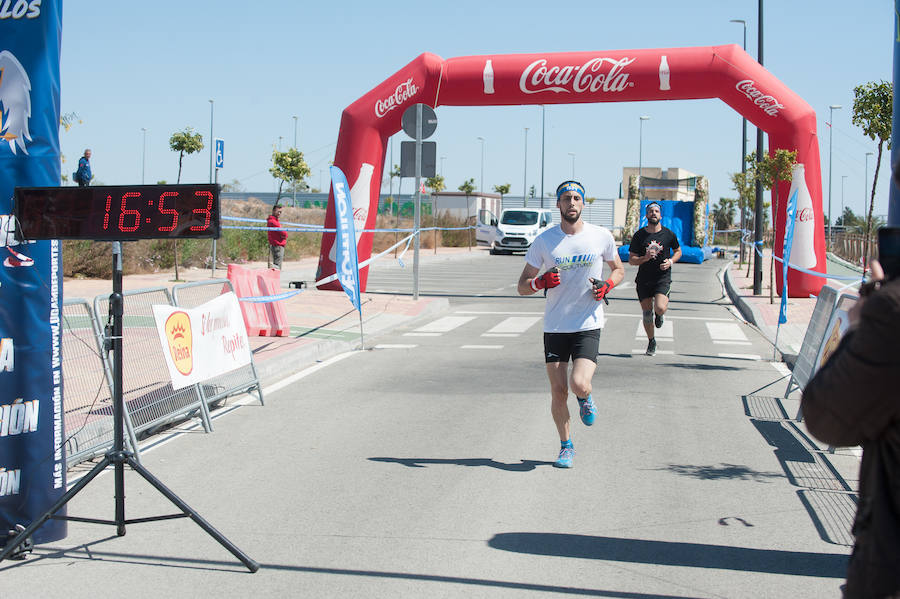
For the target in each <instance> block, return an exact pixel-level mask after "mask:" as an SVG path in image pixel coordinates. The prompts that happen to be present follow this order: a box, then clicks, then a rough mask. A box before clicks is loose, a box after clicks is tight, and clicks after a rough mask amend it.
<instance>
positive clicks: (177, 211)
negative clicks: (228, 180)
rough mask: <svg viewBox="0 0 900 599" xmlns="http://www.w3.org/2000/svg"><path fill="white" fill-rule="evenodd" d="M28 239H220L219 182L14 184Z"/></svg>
mask: <svg viewBox="0 0 900 599" xmlns="http://www.w3.org/2000/svg"><path fill="white" fill-rule="evenodd" d="M15 211H16V216H17V218H18V228H19V232H20V235H21V237H23V238H24V239H95V240H123V241H124V240H130V239H163V238H217V237H219V235H220V226H219V186H218V185H210V184H186V185H134V186H121V185H120V186H100V187H28V188H16V192H15Z"/></svg>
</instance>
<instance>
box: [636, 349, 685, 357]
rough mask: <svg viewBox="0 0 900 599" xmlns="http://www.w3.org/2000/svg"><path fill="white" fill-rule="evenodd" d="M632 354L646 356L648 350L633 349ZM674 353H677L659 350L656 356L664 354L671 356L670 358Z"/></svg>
mask: <svg viewBox="0 0 900 599" xmlns="http://www.w3.org/2000/svg"><path fill="white" fill-rule="evenodd" d="M631 353H633V354H644V353H647V350H646V349H633V350H631ZM674 353H675V352H674V351H673V350H671V349H658V350H656V354H657V355H659V354H664V355H669V356H671V355H673V354H674Z"/></svg>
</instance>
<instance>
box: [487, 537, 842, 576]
mask: <svg viewBox="0 0 900 599" xmlns="http://www.w3.org/2000/svg"><path fill="white" fill-rule="evenodd" d="M488 545H489V546H491V547H493V548H494V549H500V550H502V551H513V552H516V553H530V554H535V555H552V556H557V557H575V558H582V559H602V560H609V561H616V562H629V563H640V564H655V565H665V566H687V567H691V568H715V569H719V570H737V571H742V572H766V573H770V574H788V575H791V576H815V577H818V578H843V577H844V576H845V575H846V573H847V556H846V555H843V554H836V553H811V552H805V551H782V550H777V549H751V548H748V547H728V546H725V545H706V544H703V543H679V542H672V541H647V540H643V539H617V538H613V537H592V536H586V535H571V534H556V533H534V532H511V533H501V534H498V535H495V536H494V537H493V538H492V539H491V540H490V541H488Z"/></svg>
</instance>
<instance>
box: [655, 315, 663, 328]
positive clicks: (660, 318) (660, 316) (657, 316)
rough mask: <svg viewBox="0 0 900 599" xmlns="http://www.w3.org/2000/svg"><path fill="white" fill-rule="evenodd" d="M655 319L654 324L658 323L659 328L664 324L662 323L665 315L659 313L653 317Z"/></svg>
mask: <svg viewBox="0 0 900 599" xmlns="http://www.w3.org/2000/svg"><path fill="white" fill-rule="evenodd" d="M653 320H654V324H655V325H656V328H657V329H658V328H660V327H661V326H662V323H663V315H662V314H657V315H656V318H655V319H653Z"/></svg>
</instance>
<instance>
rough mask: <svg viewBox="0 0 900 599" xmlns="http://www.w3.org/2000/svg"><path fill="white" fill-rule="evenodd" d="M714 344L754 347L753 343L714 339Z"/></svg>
mask: <svg viewBox="0 0 900 599" xmlns="http://www.w3.org/2000/svg"><path fill="white" fill-rule="evenodd" d="M713 343H715V344H716V345H753V342H752V341H719V340H718V339H713Z"/></svg>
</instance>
